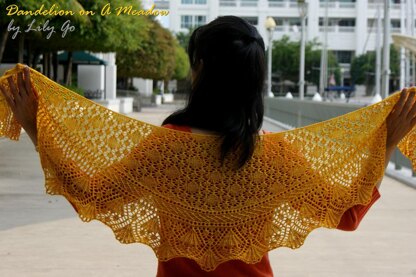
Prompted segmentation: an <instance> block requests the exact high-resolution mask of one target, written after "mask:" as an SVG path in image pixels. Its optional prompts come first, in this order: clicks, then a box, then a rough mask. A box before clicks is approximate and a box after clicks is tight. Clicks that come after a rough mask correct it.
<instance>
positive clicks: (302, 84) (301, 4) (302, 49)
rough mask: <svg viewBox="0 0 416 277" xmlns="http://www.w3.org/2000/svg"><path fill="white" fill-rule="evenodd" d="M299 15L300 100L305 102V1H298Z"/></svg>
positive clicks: (306, 8)
mask: <svg viewBox="0 0 416 277" xmlns="http://www.w3.org/2000/svg"><path fill="white" fill-rule="evenodd" d="M298 8H299V15H300V20H301V25H302V30H301V33H300V34H301V38H300V65H299V99H300V100H303V97H304V95H305V28H306V27H305V26H306V13H307V10H308V3H306V1H305V0H298Z"/></svg>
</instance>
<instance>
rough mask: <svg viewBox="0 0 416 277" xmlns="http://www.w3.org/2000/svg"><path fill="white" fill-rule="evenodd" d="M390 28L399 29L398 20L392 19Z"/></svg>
mask: <svg viewBox="0 0 416 277" xmlns="http://www.w3.org/2000/svg"><path fill="white" fill-rule="evenodd" d="M390 26H391V27H392V28H397V29H400V19H392V20H391V25H390Z"/></svg>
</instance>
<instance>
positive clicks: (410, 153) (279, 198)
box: [0, 64, 416, 271]
mask: <svg viewBox="0 0 416 277" xmlns="http://www.w3.org/2000/svg"><path fill="white" fill-rule="evenodd" d="M22 69H23V65H21V64H18V65H17V66H16V67H15V68H13V69H11V70H9V71H7V72H6V73H5V75H4V76H3V77H1V78H0V82H1V83H2V84H3V85H5V86H8V84H7V81H6V77H8V76H14V77H16V73H17V72H20V71H22ZM31 74H32V81H33V83H34V86H35V88H36V89H37V90H38V93H39V109H38V114H37V126H38V146H39V155H40V161H41V164H42V168H43V170H44V175H45V186H46V192H47V193H48V194H59V195H63V196H65V197H66V199H67V200H68V201H69V202H70V203H71V204H72V205H73V207H74V209H75V210H76V211H77V212H78V214H79V217H80V218H81V220H83V221H87V222H88V221H91V220H93V219H96V220H99V221H101V222H103V223H104V224H105V225H107V226H109V227H110V228H111V229H112V230H113V231H114V234H115V237H116V238H117V239H118V240H119V241H120V242H121V243H134V242H139V243H144V244H146V245H148V246H150V247H151V248H152V249H153V250H154V252H155V254H156V256H157V257H158V259H159V260H161V261H166V260H169V259H171V258H174V257H187V258H190V259H193V260H195V261H196V262H197V263H198V264H199V265H200V266H201V267H202V268H203V269H204V270H208V271H209V270H213V269H215V268H216V267H217V266H218V265H219V264H220V263H222V262H225V261H228V260H232V259H239V260H242V261H244V262H247V263H255V262H258V261H260V259H261V258H262V256H263V255H264V254H265V253H266V252H268V251H270V250H272V249H275V248H278V247H282V246H284V247H290V248H292V249H295V248H298V247H300V246H301V245H302V244H303V243H304V240H305V239H306V237H307V236H308V234H309V233H310V232H311V231H312V230H314V229H315V228H318V227H326V228H336V227H337V226H338V223H339V222H340V219H341V217H342V215H343V213H344V212H345V211H346V210H347V209H349V208H351V207H352V206H354V205H357V204H367V203H369V202H370V200H371V196H372V192H373V188H374V187H375V185H376V183H377V182H378V181H379V180H380V179H381V178H382V177H383V174H384V159H385V151H386V146H385V140H386V125H385V118H386V117H387V115H388V114H389V112H390V111H391V109H392V107H393V106H394V104H395V103H396V102H397V100H398V98H399V93H395V94H393V95H391V96H390V97H388V98H386V99H385V100H383V101H382V102H379V103H377V104H374V105H371V106H368V107H365V108H361V109H359V110H356V111H354V112H351V113H348V114H346V115H343V116H339V117H336V118H333V119H330V120H327V121H324V122H321V123H317V124H312V125H309V126H306V127H303V128H297V129H294V130H290V131H285V132H280V133H273V134H265V135H261V136H260V143H259V144H258V147H257V148H256V151H255V154H254V157H253V158H252V160H251V161H250V162H248V164H247V165H246V166H245V167H244V168H243V169H241V170H239V171H236V170H233V169H232V166H233V165H234V163H235V159H236V158H237V157H235V156H230V157H229V158H227V160H226V164H225V166H224V167H221V165H220V163H219V151H218V147H219V143H220V141H219V140H218V137H217V136H215V135H202V134H194V133H187V132H181V131H176V130H172V129H167V128H162V127H158V126H154V125H151V124H148V123H145V122H142V121H138V120H135V119H132V118H130V117H127V116H125V115H122V114H119V113H116V112H113V111H111V110H109V109H107V108H105V107H103V106H101V105H99V104H96V103H94V102H93V101H90V100H88V99H86V98H84V97H82V96H79V95H78V94H76V93H74V92H72V91H70V90H68V89H66V88H64V87H62V86H60V85H59V84H57V83H55V82H53V81H52V80H50V79H48V78H47V77H45V76H43V75H42V74H40V73H39V72H37V71H35V70H33V69H31ZM415 129H416V128H415ZM415 129H414V130H412V132H411V133H409V134H408V135H407V136H406V137H405V138H404V139H403V140H402V141H401V142H400V144H399V145H398V147H399V149H400V151H401V152H402V153H403V154H404V155H406V156H407V157H408V158H409V159H410V160H411V161H412V164H413V167H414V168H415V167H416V166H415V165H416V154H415V149H416V148H415V147H416V139H415V135H416V130H415ZM20 130H21V127H20V125H19V124H18V123H17V121H16V120H15V118H14V116H13V114H12V112H11V110H10V109H9V107H8V106H7V102H6V101H5V99H4V98H3V97H2V95H1V94H0V136H5V137H8V138H10V139H13V140H18V139H19V135H20Z"/></svg>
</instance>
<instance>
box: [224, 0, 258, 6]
mask: <svg viewBox="0 0 416 277" xmlns="http://www.w3.org/2000/svg"><path fill="white" fill-rule="evenodd" d="M257 5H258V1H257V0H246V1H244V0H220V6H221V7H257Z"/></svg>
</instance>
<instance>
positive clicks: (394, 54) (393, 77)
mask: <svg viewBox="0 0 416 277" xmlns="http://www.w3.org/2000/svg"><path fill="white" fill-rule="evenodd" d="M381 53H383V50H381ZM375 72H376V54H375V52H374V51H367V52H366V53H365V54H362V55H359V56H356V57H355V58H354V59H353V60H352V62H351V79H352V82H353V83H354V84H358V85H365V86H366V94H367V95H371V93H372V91H373V88H374V85H375V84H374V83H375ZM399 77H400V53H399V51H397V49H396V48H395V47H393V45H391V46H390V81H393V82H394V81H397V80H398V79H399ZM394 89H395V88H394Z"/></svg>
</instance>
